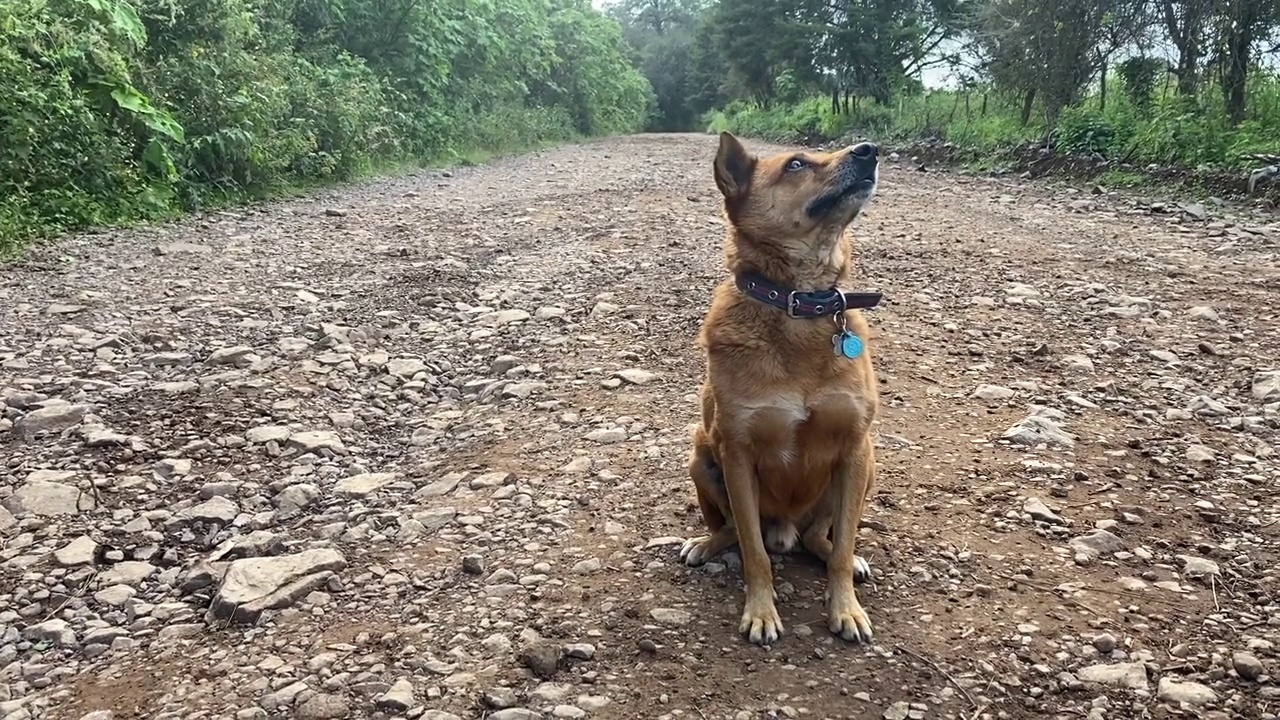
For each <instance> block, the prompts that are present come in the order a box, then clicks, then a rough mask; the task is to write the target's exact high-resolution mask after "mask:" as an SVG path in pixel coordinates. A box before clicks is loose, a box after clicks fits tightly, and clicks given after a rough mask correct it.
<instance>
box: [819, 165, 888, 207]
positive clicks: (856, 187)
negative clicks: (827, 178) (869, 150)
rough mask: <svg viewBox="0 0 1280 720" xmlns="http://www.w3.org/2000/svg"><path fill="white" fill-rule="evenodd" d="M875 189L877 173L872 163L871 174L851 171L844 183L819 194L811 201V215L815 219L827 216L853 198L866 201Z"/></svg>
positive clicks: (857, 200) (859, 201) (853, 199)
mask: <svg viewBox="0 0 1280 720" xmlns="http://www.w3.org/2000/svg"><path fill="white" fill-rule="evenodd" d="M875 189H876V173H875V166H874V165H872V170H871V172H870V173H869V174H862V175H861V176H859V175H854V174H853V173H850V175H849V177H848V178H847V179H845V180H844V182H843V183H842V184H840V185H838V186H837V187H835V188H833V189H831V190H830V191H828V192H825V193H823V194H821V195H819V196H818V197H816V198H814V199H813V200H812V201H811V202H810V203H809V207H808V213H809V217H811V218H813V219H815V220H817V219H819V218H823V217H826V216H827V215H830V214H832V213H833V212H835V211H836V210H838V209H839V208H841V207H843V206H845V205H846V204H847V203H848V201H851V200H852V201H856V202H858V203H861V202H864V201H866V200H867V198H869V197H871V193H872V192H874V191H875ZM859 209H860V205H859Z"/></svg>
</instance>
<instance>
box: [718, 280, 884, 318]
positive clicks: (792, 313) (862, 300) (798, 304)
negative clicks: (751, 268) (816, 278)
mask: <svg viewBox="0 0 1280 720" xmlns="http://www.w3.org/2000/svg"><path fill="white" fill-rule="evenodd" d="M734 283H736V284H737V286H738V289H739V290H741V291H742V292H743V294H744V295H746V296H747V297H749V298H751V299H752V300H757V301H759V302H762V303H764V304H765V305H772V306H773V307H776V308H778V309H780V310H786V311H787V316H788V317H793V318H816V317H827V316H831V315H836V314H838V313H840V312H842V311H844V310H865V309H868V308H873V307H875V306H876V305H879V304H880V300H881V298H883V297H884V295H883V294H882V293H878V292H842V291H841V290H840V289H839V288H831V289H830V290H817V291H814V292H800V291H798V290H792V289H791V288H788V287H784V286H782V285H778V284H776V283H772V282H770V281H769V280H767V279H765V278H764V276H762V275H759V274H757V273H753V272H748V273H743V274H741V275H736V276H734Z"/></svg>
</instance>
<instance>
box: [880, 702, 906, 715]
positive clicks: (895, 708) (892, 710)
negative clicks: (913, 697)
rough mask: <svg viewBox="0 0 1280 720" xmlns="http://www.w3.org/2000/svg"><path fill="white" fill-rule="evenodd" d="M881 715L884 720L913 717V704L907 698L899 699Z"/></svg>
mask: <svg viewBox="0 0 1280 720" xmlns="http://www.w3.org/2000/svg"><path fill="white" fill-rule="evenodd" d="M881 717H883V718H884V720H907V719H908V718H909V717H911V704H910V703H908V702H906V701H905V700H899V701H898V702H895V703H894V704H892V705H890V706H889V707H888V708H887V709H886V710H885V711H884V714H883V715H882V716H881Z"/></svg>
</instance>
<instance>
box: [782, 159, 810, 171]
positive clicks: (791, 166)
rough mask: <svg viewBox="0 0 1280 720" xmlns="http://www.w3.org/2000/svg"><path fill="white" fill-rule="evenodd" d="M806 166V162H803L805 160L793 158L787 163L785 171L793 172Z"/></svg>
mask: <svg viewBox="0 0 1280 720" xmlns="http://www.w3.org/2000/svg"><path fill="white" fill-rule="evenodd" d="M806 166H807V163H805V161H803V160H801V159H800V158H795V159H794V160H792V161H791V162H789V163H787V172H795V171H797V170H802V169H804V168H805V167H806Z"/></svg>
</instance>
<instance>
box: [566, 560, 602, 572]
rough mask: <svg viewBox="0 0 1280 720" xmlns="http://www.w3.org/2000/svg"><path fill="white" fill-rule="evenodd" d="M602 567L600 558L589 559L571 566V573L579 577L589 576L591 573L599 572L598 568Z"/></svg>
mask: <svg viewBox="0 0 1280 720" xmlns="http://www.w3.org/2000/svg"><path fill="white" fill-rule="evenodd" d="M603 566H604V565H603V563H601V562H600V558H589V559H587V560H580V561H579V562H577V563H576V564H575V565H574V566H573V571H574V572H575V573H578V574H579V575H589V574H591V573H595V572H599V571H600V568H602V567H603Z"/></svg>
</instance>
